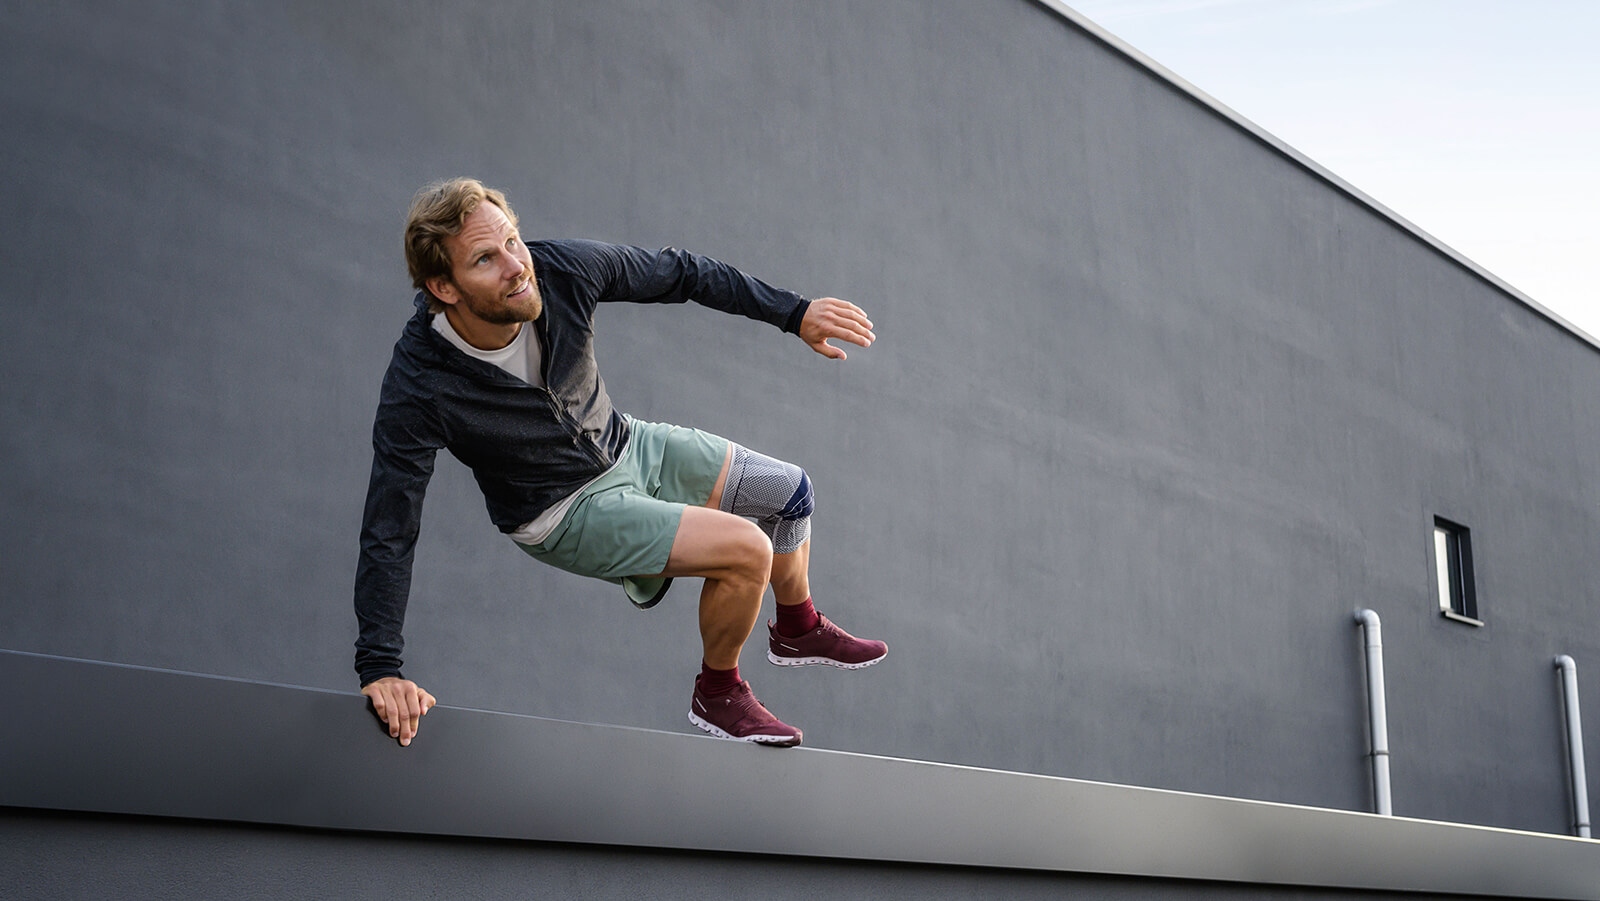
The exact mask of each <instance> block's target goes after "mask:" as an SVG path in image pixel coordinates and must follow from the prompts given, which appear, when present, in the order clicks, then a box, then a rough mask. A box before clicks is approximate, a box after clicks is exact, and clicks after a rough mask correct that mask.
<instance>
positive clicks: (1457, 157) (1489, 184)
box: [1066, 0, 1600, 339]
mask: <svg viewBox="0 0 1600 901" xmlns="http://www.w3.org/2000/svg"><path fill="white" fill-rule="evenodd" d="M1066 2H1067V4H1068V5H1069V6H1070V7H1072V8H1073V9H1074V10H1077V11H1078V12H1080V13H1082V14H1083V15H1084V16H1086V17H1088V18H1089V19H1090V20H1091V21H1093V22H1094V23H1095V24H1097V25H1099V26H1101V27H1102V28H1104V29H1105V30H1106V31H1109V32H1110V33H1112V34H1113V35H1116V36H1117V37H1118V38H1120V39H1121V40H1123V41H1124V42H1125V43H1127V44H1129V45H1131V46H1132V47H1134V48H1135V49H1137V50H1139V51H1140V52H1141V53H1143V54H1144V55H1145V56H1148V57H1150V58H1151V59H1153V60H1154V61H1155V62H1157V63H1159V64H1160V65H1161V66H1163V67H1165V68H1166V69H1168V70H1170V71H1171V72H1172V73H1173V74H1175V75H1177V76H1178V77H1179V78H1181V79H1183V80H1184V81H1187V82H1189V83H1190V84H1191V85H1193V86H1194V87H1196V88H1198V89H1199V90H1201V91H1203V92H1205V93H1206V94H1209V95H1210V96H1211V97H1213V98H1214V99H1216V100H1217V101H1219V102H1221V103H1222V104H1223V105H1225V106H1227V107H1229V108H1231V109H1232V110H1233V111H1234V112H1236V113H1238V114H1239V115H1241V116H1243V117H1244V118H1246V119H1248V120H1250V121H1251V122H1254V123H1255V124H1256V125H1258V126H1260V127H1261V128H1263V129H1265V130H1266V131H1268V132H1270V133H1271V134H1273V135H1274V136H1276V137H1277V138H1278V139H1280V140H1282V141H1283V142H1285V143H1287V144H1288V145H1289V146H1291V147H1293V148H1295V149H1296V150H1297V151H1299V152H1300V153H1302V154H1303V155H1305V156H1307V157H1309V158H1310V159H1312V160H1313V161H1315V162H1316V163H1318V164H1319V165H1321V166H1322V167H1323V168H1325V169H1327V170H1329V171H1330V172H1332V173H1333V174H1334V175H1337V176H1339V177H1340V178H1342V179H1343V180H1345V181H1346V182H1348V183H1350V184H1351V185H1353V186H1355V187H1356V188H1357V189H1358V190H1360V191H1361V192H1362V193H1364V194H1366V195H1367V196H1369V197H1371V198H1372V199H1374V200H1376V201H1377V202H1378V203H1380V204H1382V205H1384V206H1386V207H1388V208H1389V209H1390V210H1392V211H1393V212H1394V213H1396V214H1397V215H1399V216H1401V217H1403V218H1405V219H1407V220H1409V221H1410V222H1411V223H1413V224H1414V225H1416V226H1417V227H1419V228H1421V229H1422V230H1423V231H1425V232H1427V233H1428V234H1430V235H1432V236H1433V237H1435V238H1437V239H1438V240H1439V241H1441V242H1443V243H1444V244H1446V245H1448V246H1450V247H1451V248H1453V249H1455V250H1456V251H1457V252H1458V253H1460V254H1461V255H1463V256H1465V257H1467V258H1468V259H1470V260H1472V261H1473V262H1475V263H1477V264H1478V265H1479V266H1481V267H1482V268H1484V269H1486V270H1488V271H1489V272H1491V273H1493V274H1494V275H1495V276H1497V277H1498V278H1500V279H1501V280H1502V281H1504V282H1506V283H1508V284H1510V285H1511V286H1512V287H1514V288H1516V289H1518V290H1519V291H1521V292H1522V293H1523V294H1525V295H1526V296H1528V297H1530V298H1532V299H1533V300H1534V301H1535V302H1537V303H1539V304H1540V305H1541V306H1544V307H1545V308H1547V309H1549V310H1551V311H1552V312H1554V313H1555V314H1556V315H1558V316H1560V317H1562V318H1563V319H1565V320H1567V321H1568V322H1569V323H1571V324H1572V325H1574V326H1576V327H1578V328H1579V329H1581V330H1582V331H1584V332H1587V333H1588V334H1589V335H1590V336H1593V337H1595V338H1597V339H1600V0H1517V2H1504V0H1503V2H1490V0H1066Z"/></svg>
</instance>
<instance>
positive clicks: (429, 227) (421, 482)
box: [355, 179, 888, 746]
mask: <svg viewBox="0 0 1600 901" xmlns="http://www.w3.org/2000/svg"><path fill="white" fill-rule="evenodd" d="M405 245H406V263H407V266H408V267H409V269H410V272H411V279H412V283H413V285H414V286H415V287H416V288H417V289H418V292H419V293H418V295H417V298H416V305H417V312H416V314H415V315H414V316H413V317H412V318H411V320H410V321H409V322H408V323H407V324H406V327H405V330H404V332H403V333H402V334H401V337H400V340H399V341H398V342H397V343H396V344H395V350H394V356H393V358H392V359H391V361H390V363H389V369H388V372H387V373H386V374H385V375H384V380H383V390H382V395H381V398H380V400H379V405H378V413H377V417H376V419H375V421H374V423H373V437H372V443H373V462H372V478H371V482H370V484H369V486H368V489H367V502H366V510H365V514H364V518H363V523H362V529H361V559H360V564H359V566H358V569H357V572H356V588H355V607H356V618H357V620H358V621H359V624H360V637H359V638H358V639H357V640H356V671H357V673H358V674H359V675H360V677H361V683H362V688H361V693H362V694H364V695H366V696H367V697H368V698H369V699H371V702H372V707H373V710H374V712H375V713H376V714H377V715H378V717H379V718H380V719H382V720H383V721H384V722H385V723H386V724H387V725H388V727H389V734H390V735H392V736H394V737H395V738H398V739H399V740H400V744H402V745H409V744H410V743H411V739H412V738H413V737H414V736H415V735H416V732H417V727H418V723H419V721H420V719H421V717H422V716H423V715H424V714H426V713H427V712H428V710H429V708H431V707H432V706H433V704H434V697H433V695H431V694H429V693H428V692H427V691H425V690H423V689H422V688H421V687H420V686H418V685H417V684H416V683H415V682H413V681H411V680H409V679H406V678H405V677H404V675H403V674H402V673H401V671H400V665H401V660H400V650H401V648H402V646H403V644H404V642H403V640H402V638H401V634H400V632H401V626H402V624H403V622H404V619H405V608H406V601H407V597H408V595H409V593H410V584H411V563H412V557H413V553H414V551H415V547H416V540H417V531H418V525H419V523H420V519H421V512H422V499H423V494H424V492H425V490H426V488H427V484H428V480H429V478H430V476H431V475H432V473H433V463H434V457H435V455H436V453H437V452H438V450H439V449H440V448H445V449H448V450H449V451H450V452H451V453H452V454H454V455H455V457H456V458H457V459H459V460H461V462H463V463H465V464H466V465H467V466H468V467H470V468H471V469H472V473H473V475H474V476H475V477H476V479H477V481H478V485H479V487H480V488H481V489H482V490H483V495H484V500H485V502H486V504H487V506H488V508H489V516H490V519H491V520H493V521H494V523H495V525H496V526H498V527H499V528H500V530H501V531H502V532H504V533H506V534H508V535H509V536H510V537H511V538H512V540H513V541H515V542H516V543H517V544H518V546H519V547H521V548H522V549H523V550H524V551H526V552H527V553H528V554H529V555H530V556H533V557H535V558H537V559H540V560H543V561H545V562H547V563H550V564H553V565H555V566H558V567H561V568H562V569H566V570H568V571H571V572H576V573H579V574H581V575H586V576H593V577H597V578H603V579H608V580H611V581H614V582H619V583H621V584H622V585H623V586H624V588H625V590H626V591H627V594H628V596H629V598H630V599H631V600H632V601H633V602H634V603H635V604H637V605H639V606H641V607H649V606H652V605H654V604H655V603H656V602H657V601H659V600H660V599H661V596H662V595H663V594H665V593H666V590H667V587H668V586H669V585H670V583H671V580H672V578H673V577H676V576H699V577H701V578H703V579H704V580H705V584H704V586H703V588H702V590H701V593H700V609H699V622H700V635H701V641H702V645H703V647H702V653H703V657H702V661H701V672H700V675H699V676H698V677H697V678H696V679H695V684H694V688H693V692H692V694H691V696H690V709H689V719H690V720H691V721H692V722H694V724H695V725H697V726H699V727H700V728H701V729H704V730H705V731H707V732H710V733H711V734H713V735H717V736H719V737H722V738H732V739H737V740H740V741H751V742H760V743H764V744H772V745H779V746H793V745H797V744H799V743H800V740H801V737H802V736H801V732H800V730H799V729H796V728H794V727H792V726H789V725H788V724H786V723H784V722H782V721H781V720H779V719H778V718H777V717H775V716H773V715H772V714H771V713H770V712H769V711H768V710H767V709H766V708H765V707H764V706H762V704H761V702H760V701H758V700H756V698H755V697H754V695H752V694H751V692H750V685H749V683H748V682H746V681H744V680H743V679H742V678H740V676H739V666H738V664H739V652H740V649H741V648H742V647H743V646H744V642H745V639H747V638H748V637H749V636H750V632H751V630H752V629H753V628H754V626H755V622H756V619H757V617H758V615H759V613H760V609H761V600H762V595H763V594H764V592H765V590H766V587H767V585H769V584H770V585H771V586H772V589H773V593H774V595H775V596H776V598H777V603H778V607H777V617H776V620H775V621H772V622H769V623H768V652H767V657H768V659H769V660H770V661H771V662H773V663H775V664H778V665H780V666H798V665H806V664H827V665H832V666H840V667H845V668H850V669H857V668H860V667H863V666H870V665H871V664H874V663H876V662H878V661H879V660H882V659H883V657H884V655H885V654H887V653H888V648H887V646H886V645H885V644H884V643H883V642H881V641H863V640H861V639H858V638H856V637H854V636H852V635H850V634H849V633H847V632H845V631H844V630H842V629H840V628H838V627H837V626H835V625H834V624H833V623H832V622H830V621H829V620H828V619H827V618H826V617H823V616H822V615H821V614H819V613H817V612H816V610H815V608H814V607H813V606H812V603H811V594H810V585H809V582H808V580H807V576H808V568H809V562H810V554H811V545H810V522H811V520H810V516H811V511H812V492H811V483H810V479H809V478H808V477H807V475H806V473H805V472H804V470H802V469H800V468H799V467H797V466H793V465H791V464H788V463H783V462H781V461H778V460H774V459H772V458H770V457H765V456H763V455H761V454H757V453H754V452H752V451H749V450H747V449H745V448H742V447H739V446H738V445H735V444H732V443H731V442H729V441H727V440H725V439H722V438H718V437H716V436H715V435H710V434H708V433H705V432H701V431H699V430H697V429H687V428H681V427H678V426H672V425H667V424H659V423H647V422H641V421H638V420H634V419H632V418H630V417H628V416H625V415H623V414H621V413H618V412H617V411H616V410H614V409H613V408H612V406H611V400H610V398H609V397H608V396H607V394H606V390H605V384H604V383H603V382H602V381H601V380H600V376H599V371H598V369H597V368H596V365H595V360H594V355H593V344H592V339H593V330H592V326H593V322H592V318H593V314H594V309H595V304H596V303H598V302H601V301H631V302H636V303H682V302H684V301H686V300H693V301H696V302H698V303H701V304H703V305H706V306H709V307H712V308H714V309H719V310H723V311H725V312H729V313H740V314H742V315H745V316H748V317H750V318H752V319H759V320H762V321H765V322H768V323H770V324H772V325H775V326H778V327H780V328H782V329H783V330H784V331H787V332H792V333H794V334H796V335H798V336H799V337H800V339H801V340H803V341H805V342H806V344H807V345H809V346H810V347H811V348H812V349H813V350H815V351H816V352H817V353H820V354H822V355H824V356H827V357H831V358H835V359H839V360H843V359H844V358H845V353H844V351H843V350H841V349H840V348H838V347H836V346H834V345H831V344H829V343H827V342H828V341H829V340H830V339H839V340H841V341H848V342H850V343H853V344H857V345H860V346H862V347H867V346H870V345H871V344H872V341H873V339H874V335H873V333H872V322H871V321H870V320H868V319H867V317H866V314H865V313H863V312H862V311H861V309H860V308H858V307H856V306H855V305H854V304H851V303H847V302H845V301H842V300H839V299H837V298H831V297H825V298H820V299H818V300H814V301H809V302H808V301H806V300H805V299H803V298H801V297H800V296H799V295H797V294H793V293H791V292H788V291H782V290H779V289H776V288H773V287H771V286H769V285H767V284H764V283H762V282H760V281H758V280H756V279H754V278H751V277H749V276H747V275H745V274H743V273H741V272H739V271H738V270H736V269H734V268H732V267H730V266H727V265H725V264H723V263H719V262H717V261H715V260H710V259H707V258H705V257H701V256H697V255H694V254H690V253H686V252H683V251H679V250H674V249H671V248H668V249H665V250H661V251H658V252H649V251H645V250H641V249H639V248H636V247H619V246H615V245H610V244H601V243H598V242H593V241H534V242H524V241H523V240H522V238H521V236H520V235H519V234H518V231H517V217H516V214H515V213H513V212H512V210H511V207H510V205H509V204H508V203H507V202H506V199H505V197H504V195H502V194H501V193H500V192H498V191H495V190H493V189H489V188H485V187H484V186H483V185H482V184H480V183H479V182H477V181H475V180H472V179H454V180H451V181H446V182H440V183H437V184H434V185H430V186H428V187H426V188H424V189H423V190H422V191H421V192H419V193H418V195H417V197H416V199H415V200H414V201H413V202H412V206H411V211H410V214H409V216H408V220H407V223H406V234H405Z"/></svg>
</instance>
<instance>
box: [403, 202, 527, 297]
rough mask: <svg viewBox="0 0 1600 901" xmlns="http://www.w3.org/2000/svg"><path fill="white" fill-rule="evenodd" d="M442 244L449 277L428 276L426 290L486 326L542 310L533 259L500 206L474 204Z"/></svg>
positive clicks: (488, 203)
mask: <svg viewBox="0 0 1600 901" xmlns="http://www.w3.org/2000/svg"><path fill="white" fill-rule="evenodd" d="M444 246H445V250H446V251H448V252H449V254H450V278H448V279H444V278H433V279H429V280H428V289H429V290H430V291H432V292H433V296H435V297H437V298H439V300H441V301H443V302H444V303H447V304H451V305H453V306H455V307H456V310H457V312H459V313H461V314H463V315H465V316H468V317H471V318H475V319H479V320H482V321H483V322H485V323H489V324H491V325H512V324H515V323H518V322H531V321H533V320H535V319H538V318H539V314H540V313H541V312H543V311H544V301H543V299H542V298H540V296H539V283H538V281H537V280H535V279H534V277H533V258H532V257H531V256H529V254H528V247H527V245H526V244H523V243H522V236H521V235H519V234H517V228H516V226H514V225H512V224H511V220H510V219H507V218H506V214H505V212H504V211H503V210H501V209H500V208H499V207H497V206H495V205H494V204H492V203H490V202H488V201H484V202H483V203H481V204H479V205H478V208H477V209H476V210H473V211H472V213H471V214H469V215H468V216H467V218H466V220H465V221H463V222H462V223H461V231H460V233H459V234H456V235H453V236H451V237H449V238H446V239H445V242H444Z"/></svg>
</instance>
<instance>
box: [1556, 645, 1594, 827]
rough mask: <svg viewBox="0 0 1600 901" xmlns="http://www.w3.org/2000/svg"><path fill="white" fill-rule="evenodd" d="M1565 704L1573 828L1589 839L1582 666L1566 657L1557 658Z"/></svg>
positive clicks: (1562, 698)
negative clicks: (1581, 706)
mask: <svg viewBox="0 0 1600 901" xmlns="http://www.w3.org/2000/svg"><path fill="white" fill-rule="evenodd" d="M1556 671H1557V672H1558V673H1559V674H1560V679H1561V701H1562V706H1563V707H1565V708H1566V712H1567V774H1568V776H1569V778H1570V779H1571V785H1572V825H1573V827H1574V830H1575V831H1576V833H1577V835H1578V836H1579V837H1580V838H1588V837H1589V777H1588V775H1587V774H1586V773H1585V772H1584V768H1583V723H1582V721H1581V720H1580V718H1579V716H1578V665H1577V664H1576V663H1574V662H1573V661H1572V658H1571V657H1568V656H1567V655H1566V654H1562V655H1561V656H1559V657H1557V658H1556Z"/></svg>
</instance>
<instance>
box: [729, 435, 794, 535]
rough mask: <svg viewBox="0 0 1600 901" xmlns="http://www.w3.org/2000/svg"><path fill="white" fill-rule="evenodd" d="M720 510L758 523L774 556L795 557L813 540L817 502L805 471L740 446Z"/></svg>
mask: <svg viewBox="0 0 1600 901" xmlns="http://www.w3.org/2000/svg"><path fill="white" fill-rule="evenodd" d="M720 506H721V508H722V510H723V512H725V513H732V514H734V515H735V516H746V517H749V518H751V519H753V520H755V522H756V525H758V526H760V527H761V531H763V532H765V533H767V537H768V538H770V539H772V552H773V553H775V554H790V553H793V552H794V551H796V550H799V548H800V545H802V544H805V542H806V539H808V538H810V537H811V511H812V510H813V509H814V507H815V500H814V498H813V496H812V493H811V478H810V477H809V476H807V475H806V471H805V470H803V469H801V468H800V467H798V466H795V465H794V464H792V463H785V462H783V461H782V460H774V459H773V458H771V457H768V456H765V455H764V454H758V453H756V452H755V451H752V450H749V449H747V448H743V447H740V446H739V445H737V444H735V445H734V446H733V460H732V461H730V462H729V463H728V479H727V481H726V482H723V483H722V503H721V505H720Z"/></svg>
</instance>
